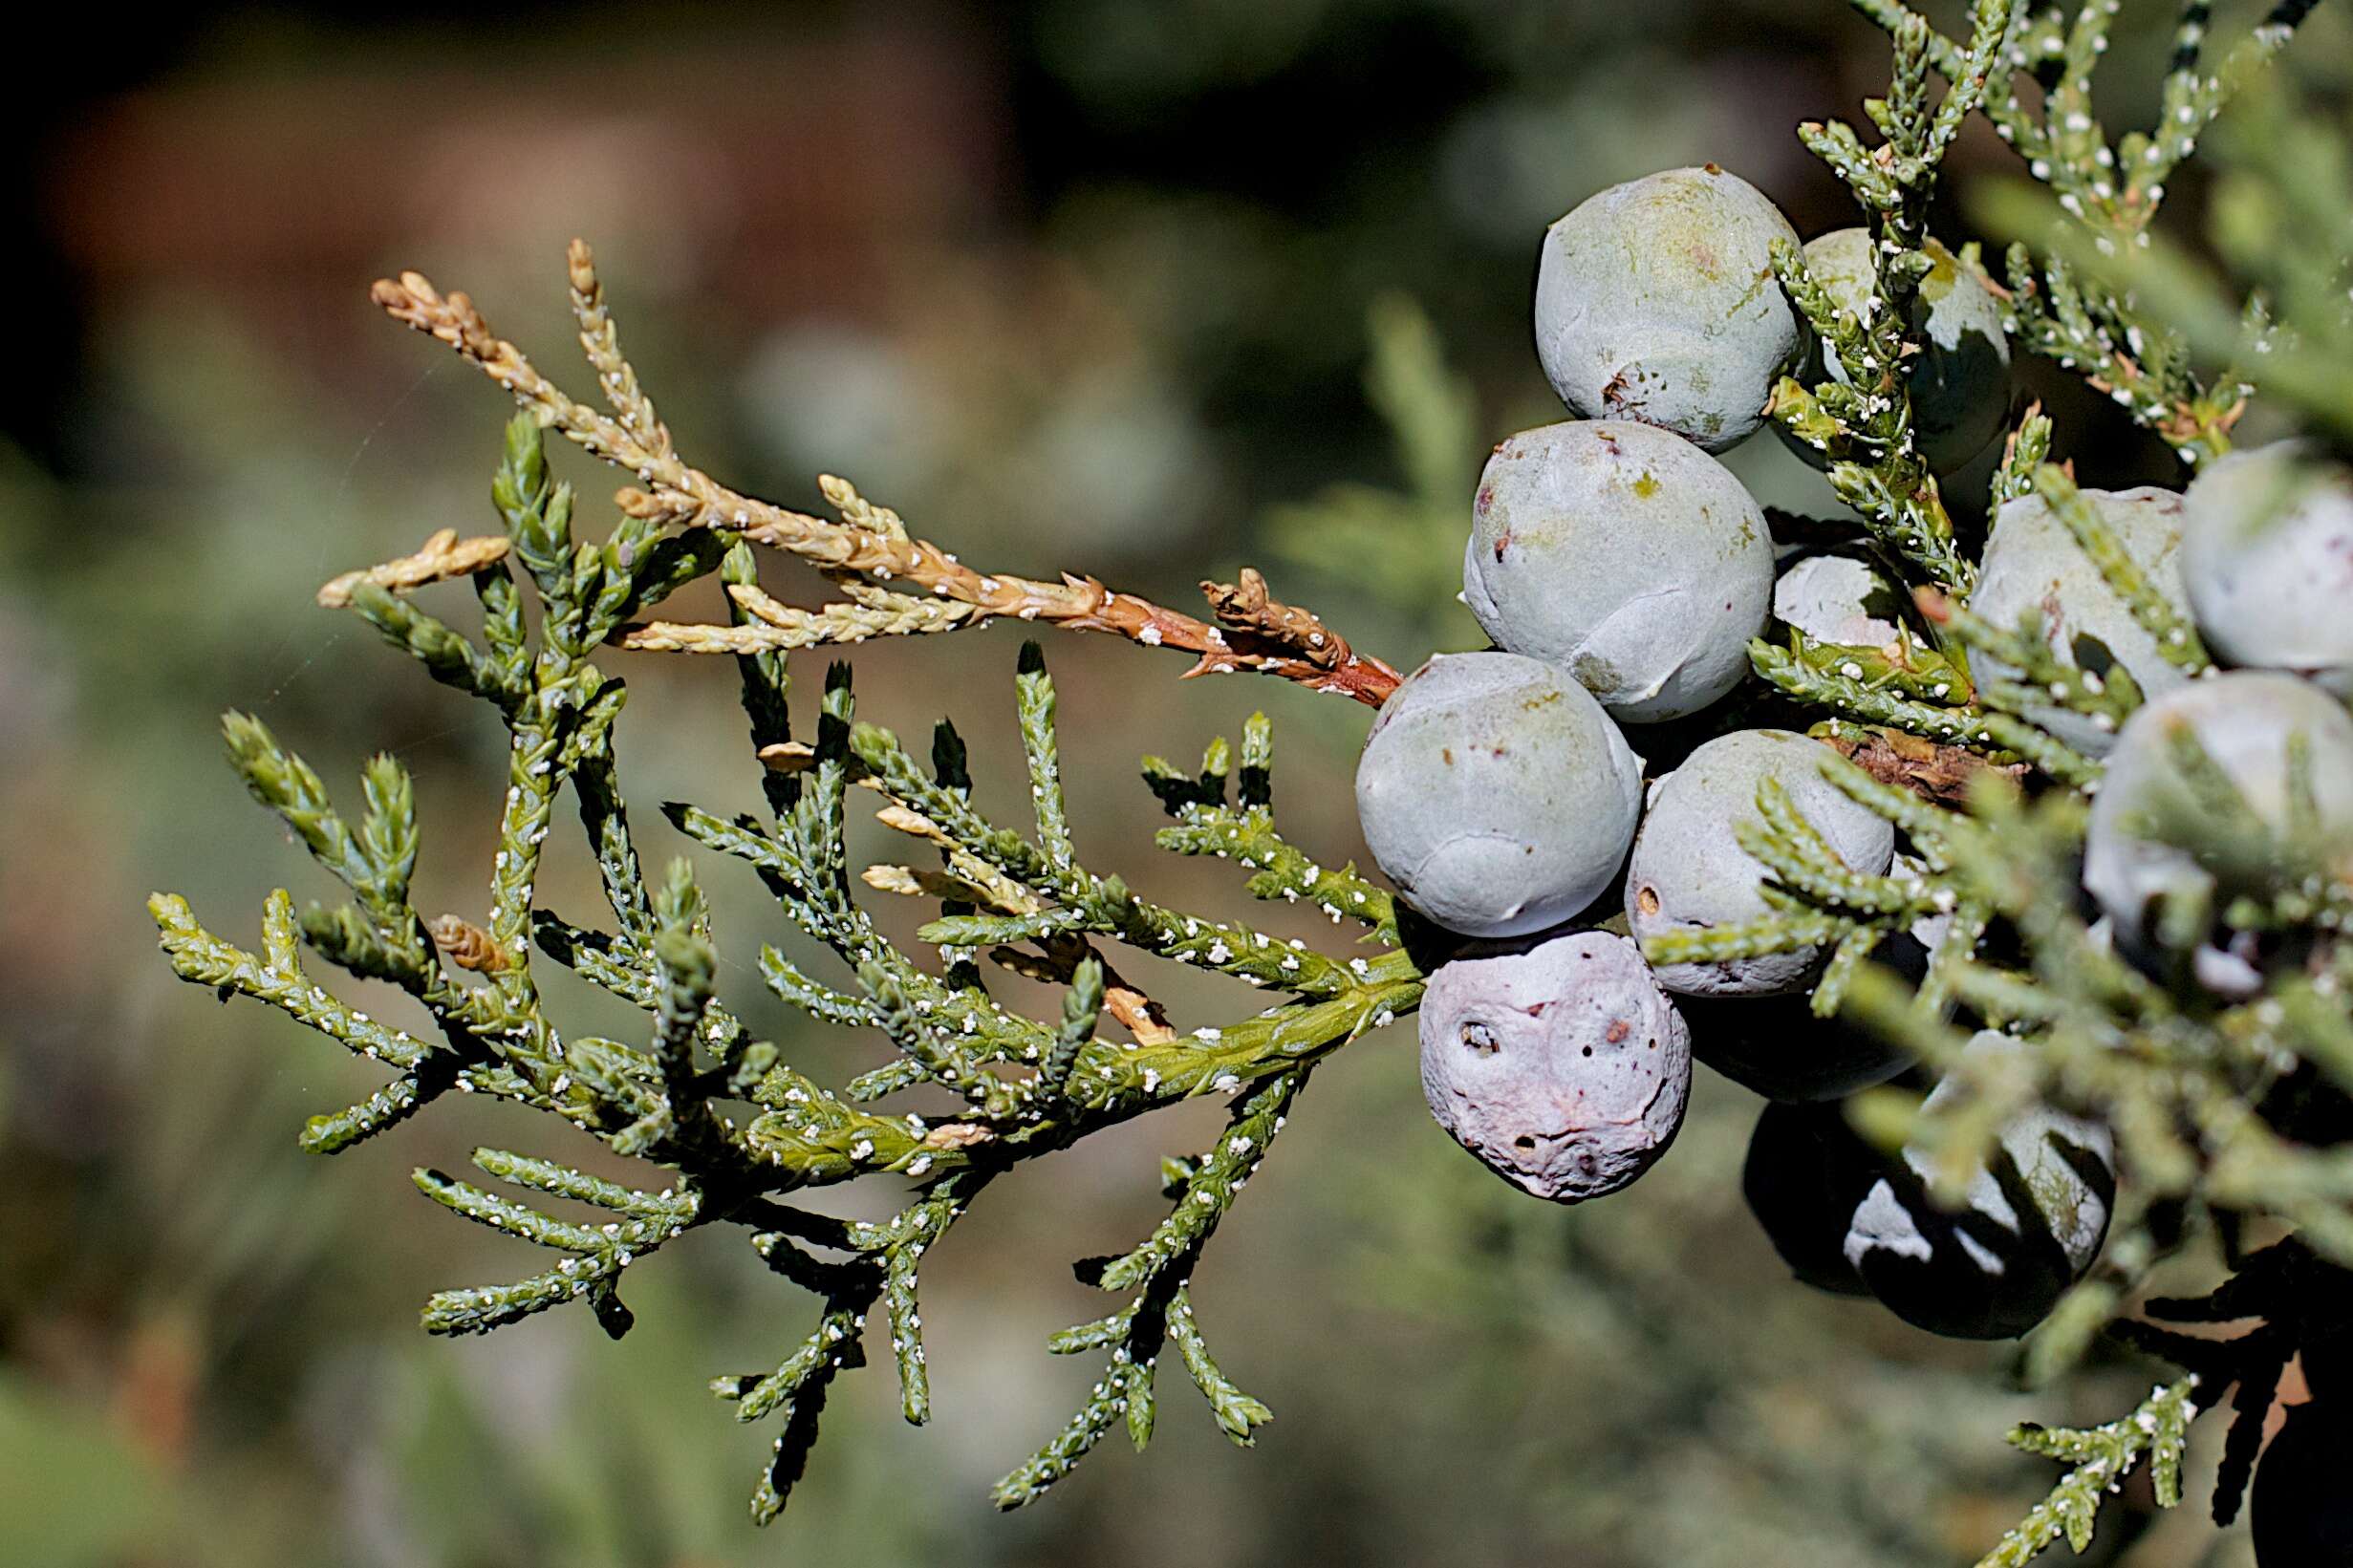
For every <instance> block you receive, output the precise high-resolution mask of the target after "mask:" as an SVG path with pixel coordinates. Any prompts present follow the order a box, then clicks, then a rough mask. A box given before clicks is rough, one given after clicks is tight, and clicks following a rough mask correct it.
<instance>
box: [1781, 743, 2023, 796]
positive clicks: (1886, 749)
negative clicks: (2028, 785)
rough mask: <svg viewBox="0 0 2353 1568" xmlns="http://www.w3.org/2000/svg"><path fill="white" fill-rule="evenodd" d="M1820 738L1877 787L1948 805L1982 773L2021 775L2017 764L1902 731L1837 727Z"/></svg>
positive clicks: (2006, 777)
mask: <svg viewBox="0 0 2353 1568" xmlns="http://www.w3.org/2000/svg"><path fill="white" fill-rule="evenodd" d="M1818 733H1819V732H1818ZM1821 739H1822V741H1824V744H1826V745H1828V746H1829V747H1830V749H1831V750H1833V751H1835V752H1837V753H1838V754H1839V755H1840V756H1842V757H1845V758H1846V760H1847V761H1848V762H1850V763H1854V764H1855V766H1857V767H1859V768H1861V769H1862V770H1863V771H1864V772H1866V773H1867V774H1869V775H1870V776H1871V777H1872V778H1874V779H1877V780H1878V781H1879V782H1880V783H1881V784H1892V785H1894V786H1895V787H1896V788H1898V789H1909V790H1910V791H1911V792H1912V793H1913V794H1915V795H1922V796H1925V797H1927V798H1928V799H1930V800H1932V801H1941V802H1943V803H1945V804H1946V805H1960V804H1963V803H1965V802H1966V801H1967V800H1968V799H1969V791H1970V786H1971V785H1972V784H1974V783H1975V781H1976V780H1977V779H1978V778H1979V777H1980V776H1982V775H1984V774H1988V773H1992V774H1997V775H1998V776H2000V777H2002V778H2005V779H2010V780H2014V781H2015V780H2017V779H2019V778H2022V777H2024V776H2025V774H2026V765H2025V764H2024V763H2006V764H2005V763H1989V762H1987V761H1986V760H1985V759H1984V758H1982V757H1980V756H1978V755H1977V754H1976V753H1975V752H1974V751H1971V750H1969V749H1968V748H1967V747H1964V746H1948V745H1943V744H1940V743H1938V742H1937V741H1928V740H1924V739H1922V738H1921V737H1919V736H1917V735H1912V734H1909V733H1907V732H1906V731H1903V730H1891V729H1859V728H1857V727H1855V726H1854V725H1852V724H1841V725H1840V726H1839V727H1838V729H1837V731H1836V733H1834V734H1824V735H1822V736H1821Z"/></svg>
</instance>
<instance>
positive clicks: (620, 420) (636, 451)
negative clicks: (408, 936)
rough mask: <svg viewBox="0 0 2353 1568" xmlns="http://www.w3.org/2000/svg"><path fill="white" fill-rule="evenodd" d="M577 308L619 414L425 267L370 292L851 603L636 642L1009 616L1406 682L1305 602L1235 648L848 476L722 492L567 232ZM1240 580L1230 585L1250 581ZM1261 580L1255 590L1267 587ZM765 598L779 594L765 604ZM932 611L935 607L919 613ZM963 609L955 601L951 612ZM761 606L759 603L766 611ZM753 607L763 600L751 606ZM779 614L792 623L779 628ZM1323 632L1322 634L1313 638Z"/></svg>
mask: <svg viewBox="0 0 2353 1568" xmlns="http://www.w3.org/2000/svg"><path fill="white" fill-rule="evenodd" d="M567 270H568V274H569V278H570V283H571V288H572V307H573V314H574V318H575V319H576V320H577V322H578V323H579V327H580V339H581V344H582V346H583V348H584V349H585V350H586V352H587V354H588V357H589V360H590V363H591V364H592V366H593V367H594V369H595V371H596V375H597V382H598V386H599V389H600V390H601V391H602V393H603V395H604V398H605V401H606V402H607V403H608V404H609V405H610V406H611V407H612V409H613V410H614V412H613V414H611V415H608V414H604V413H600V412H599V411H597V410H596V409H594V408H592V407H590V406H588V405H586V404H584V403H580V402H577V401H575V400H574V399H573V398H572V397H570V396H569V395H567V394H566V393H565V392H564V391H563V390H562V389H561V388H559V387H557V386H556V385H554V383H552V382H550V380H549V379H548V378H547V377H546V376H543V375H541V374H540V373H539V371H538V370H537V369H535V368H534V367H533V366H532V365H531V362H530V361H529V359H528V358H526V357H525V356H524V354H523V352H522V351H521V350H520V349H518V348H516V347H515V346H514V345H513V344H512V343H509V342H507V340H506V339H504V338H502V337H500V336H498V335H497V334H496V333H493V332H492V331H491V330H490V326H489V323H488V322H487V321H486V320H485V319H484V317H483V314H482V312H481V311H478V310H476V309H475V308H474V305H473V302H472V301H471V300H469V299H467V298H466V296H465V295H464V294H462V293H454V292H453V293H450V294H446V295H444V294H443V293H441V292H440V291H439V290H436V289H435V288H434V287H433V285H432V283H431V282H429V281H428V280H427V279H426V278H424V277H423V276H422V275H421V274H419V273H416V272H403V273H401V274H400V276H399V280H398V281H394V280H390V279H387V280H384V281H382V282H379V283H378V284H377V285H376V287H375V289H374V290H372V297H373V298H374V299H375V301H376V303H377V304H378V306H379V307H380V308H381V309H382V310H383V311H385V313H386V314H388V315H390V316H392V317H393V318H394V319H395V320H397V321H402V322H406V323H407V324H408V325H409V326H411V327H414V328H416V329H417V330H418V331H420V332H422V333H428V334H430V335H431V336H433V337H436V338H438V339H440V340H441V341H442V342H443V343H446V344H448V345H449V346H450V347H451V348H453V349H455V350H457V351H458V353H459V354H463V355H464V357H465V358H466V359H468V360H470V361H472V362H473V363H474V364H475V365H477V366H479V367H480V368H481V369H482V371H483V372H484V374H486V375H487V376H489V377H490V378H491V379H492V380H493V381H496V382H497V383H498V384H499V385H500V386H502V387H504V388H506V389H507V392H508V393H509V394H510V395H511V396H512V397H514V399H515V401H516V402H517V403H518V404H519V405H520V406H521V407H523V408H524V409H525V410H527V411H528V412H529V414H530V415H531V416H532V417H533V418H535V419H538V420H539V421H540V422H541V423H542V424H543V425H545V426H547V427H549V428H551V429H553V430H555V431H557V432H559V433H561V434H562V435H563V437H564V438H565V439H566V440H570V441H572V443H573V444H574V445H576V446H578V447H580V448H581V449H582V450H584V451H586V452H589V453H590V454H592V455H593V456H594V457H596V458H599V459H601V460H602V461H604V462H609V463H612V464H613V465H614V466H615V467H618V468H624V469H627V470H628V471H629V472H630V473H631V474H633V475H635V476H636V480H637V483H634V484H632V485H630V486H628V487H627V488H625V489H623V490H622V491H621V492H620V493H619V495H618V496H617V497H616V498H615V499H616V501H617V503H618V505H619V506H620V508H621V510H622V511H623V512H625V513H627V514H628V515H630V516H632V517H636V518H639V519H642V520H651V521H657V522H659V523H661V524H663V525H664V526H674V527H682V528H683V527H704V528H711V529H714V530H717V531H719V532H723V533H732V534H740V535H741V536H743V537H744V538H745V539H748V540H750V541H751V542H752V543H754V544H759V545H766V546H768V547H769V548H773V549H779V550H783V551H785V552H786V553H788V554H790V555H794V556H797V557H799V558H800V559H801V560H803V561H805V562H807V563H808V564H809V565H810V566H812V567H814V568H816V569H818V570H819V571H821V572H823V573H825V574H826V575H827V576H829V577H831V578H832V579H834V581H835V582H837V583H838V584H840V585H841V587H842V589H843V591H845V592H846V593H848V594H849V596H850V597H851V598H852V599H853V600H855V601H856V603H855V605H854V606H849V605H834V606H827V607H825V608H824V609H821V610H818V611H802V612H795V611H790V610H789V609H788V607H783V606H776V607H775V609H776V610H777V611H778V612H780V614H779V615H778V616H777V617H776V618H773V619H771V618H761V619H758V620H757V621H756V622H755V623H754V624H746V625H740V626H692V625H682V624H678V623H670V622H661V623H654V624H651V625H638V626H632V627H629V628H626V629H625V630H624V631H623V632H622V634H621V638H620V640H622V641H623V642H624V643H625V644H626V645H627V646H630V647H633V648H641V649H648V650H653V651H659V652H682V653H710V654H741V653H745V652H752V651H756V650H758V649H772V648H776V647H805V646H813V645H815V644H819V643H825V642H834V641H854V640H858V639H859V638H860V637H865V636H878V635H901V634H908V633H913V632H934V631H944V630H948V629H950V627H951V625H953V626H979V625H982V624H984V623H985V622H987V621H989V620H993V619H996V618H998V617H1000V616H1005V617H1011V618H1013V619H1017V620H1025V621H1043V622H1046V623H1047V624H1049V625H1055V626H1061V627H1065V628H1067V629H1069V630H1070V631H1074V632H1106V633H1110V634H1112V635H1115V636H1121V637H1125V638H1127V639H1128V640H1129V641H1131V642H1136V643H1141V644H1143V645H1144V646H1146V647H1152V648H1159V647H1167V648H1176V649H1180V650H1182V651H1184V652H1186V653H1190V654H1193V655H1197V658H1196V662H1195V664H1194V666H1193V668H1192V670H1190V671H1189V672H1187V673H1188V674H1191V675H1206V674H1212V673H1218V674H1225V673H1231V672H1234V671H1239V670H1251V671H1256V672H1258V673H1260V674H1262V675H1271V676H1275V677H1280V678H1282V679H1284V680H1291V681H1296V682H1298V683H1299V684H1301V685H1303V686H1306V687H1309V688H1311V689H1313V690H1315V691H1321V692H1336V693H1339V694H1341V695H1343V696H1346V697H1351V698H1355V699H1356V700H1357V701H1359V702H1364V703H1368V704H1370V705H1371V706H1374V707H1378V706H1379V705H1380V704H1381V703H1382V702H1383V701H1384V700H1386V699H1387V698H1388V697H1389V694H1390V693H1391V692H1392V691H1394V690H1395V689H1396V687H1397V684H1398V679H1399V677H1398V675H1397V672H1396V671H1395V670H1393V669H1392V668H1391V667H1390V666H1389V665H1387V664H1384V663H1383V662H1381V661H1380V660H1379V659H1376V658H1371V657H1369V656H1367V655H1361V654H1356V653H1353V652H1351V651H1349V647H1348V645H1347V644H1346V643H1345V642H1343V641H1342V640H1341V639H1340V637H1339V636H1338V635H1337V634H1334V633H1332V632H1331V631H1330V630H1329V629H1328V628H1326V627H1325V626H1324V625H1323V623H1322V622H1321V621H1318V620H1317V619H1316V618H1315V617H1314V616H1313V615H1311V614H1308V613H1307V612H1305V611H1299V610H1294V609H1291V608H1289V607H1286V606H1281V605H1275V604H1273V603H1272V601H1270V600H1265V601H1263V610H1264V611H1265V612H1274V613H1277V614H1278V616H1279V624H1269V623H1265V622H1263V620H1261V619H1256V618H1254V619H1252V620H1251V621H1250V624H1249V625H1248V628H1247V630H1242V629H1241V627H1239V626H1238V627H1237V640H1236V641H1232V642H1229V641H1228V640H1227V637H1226V634H1225V632H1224V631H1223V630H1221V629H1220V628H1219V627H1217V626H1214V625H1211V624H1210V623H1209V622H1207V621H1203V620H1199V619H1198V618H1196V617H1194V616H1191V615H1186V614H1181V613H1179V612H1177V611H1174V610H1169V609H1166V608H1165V607H1163V606H1160V605H1156V604H1154V603H1153V602H1152V601H1151V600H1149V599H1143V598H1138V597H1137V596H1136V595H1134V594H1133V593H1121V592H1117V591H1113V590H1112V589H1109V588H1106V587H1105V586H1104V585H1103V584H1102V583H1100V582H1098V581H1096V580H1095V579H1094V578H1092V577H1086V576H1079V575H1075V574H1072V573H1069V572H1065V573H1063V574H1062V577H1061V581H1059V582H1047V581H1041V580H1038V579H1033V578H1028V577H1021V576H1017V575H1014V574H1013V573H1010V572H986V571H982V570H979V569H975V568H972V567H968V566H965V565H963V564H962V563H961V562H960V561H959V560H957V558H956V557H955V556H954V555H952V554H950V553H949V552H948V551H946V550H943V549H941V548H939V547H938V546H937V545H934V544H931V543H929V542H928V541H925V540H921V539H917V538H914V537H912V536H910V535H909V534H908V532H907V531H906V528H905V526H904V525H903V524H901V523H900V522H899V520H898V517H897V514H896V513H894V512H892V511H891V510H889V508H887V507H880V506H875V505H872V504H871V503H869V502H867V501H866V500H865V499H864V498H863V497H861V496H859V495H858V493H857V491H856V490H855V489H854V488H853V486H852V485H850V484H849V483H847V482H846V481H843V480H838V479H833V478H831V476H827V477H826V478H824V479H821V480H820V481H819V488H820V489H821V490H822V491H823V492H824V494H825V497H826V499H827V501H828V502H830V503H831V505H832V506H833V507H834V509H835V510H836V511H837V512H838V513H839V514H840V515H839V516H838V517H837V518H823V517H817V516H812V515H811V514H810V513H807V512H800V511H794V510H792V509H791V508H789V507H786V506H779V505H775V504H773V503H771V502H766V501H761V500H758V499H756V498H754V497H751V496H747V495H744V494H742V493H741V492H739V491H736V490H732V489H729V488H728V487H727V486H725V485H723V484H722V483H719V482H718V481H717V480H715V479H713V478H711V476H710V475H708V474H706V473H704V472H702V470H701V469H699V468H695V467H692V466H690V465H689V464H687V463H686V462H682V461H681V460H680V458H679V456H678V454H677V452H676V450H675V448H674V447H673V446H672V443H671V440H670V433H669V431H668V429H667V428H666V427H664V426H663V425H662V424H661V422H660V421H659V419H657V418H656V417H655V414H654V405H653V402H652V400H651V398H650V397H647V395H646V394H645V392H644V391H643V390H642V389H641V388H640V387H639V386H638V384H637V374H636V372H635V371H633V370H631V369H630V367H629V363H628V361H627V360H626V359H625V358H623V357H622V356H621V353H620V348H619V342H618V338H617V336H616V334H615V332H614V329H613V323H612V321H611V319H610V317H609V316H608V315H607V313H606V304H605V296H604V288H603V285H602V284H601V283H600V282H599V281H598V279H597V276H596V270H595V261H594V256H593V255H592V254H591V252H590V250H589V247H587V246H586V245H585V244H582V243H580V242H578V241H574V242H573V244H572V249H571V252H570V254H569V256H568V258H567ZM1255 576H1256V574H1255V573H1250V574H1248V575H1247V576H1246V577H1245V581H1244V584H1242V585H1237V587H1236V589H1235V590H1233V591H1236V592H1240V591H1241V590H1242V589H1244V588H1246V586H1247V583H1248V580H1249V579H1250V578H1254V577H1255ZM1263 591H1264V585H1263V583H1261V584H1260V585H1259V592H1260V594H1261V595H1263ZM770 603H771V604H772V601H770ZM926 607H928V609H927V608H926ZM953 607H961V608H953ZM762 608H765V607H762ZM752 613H753V614H754V615H755V616H757V615H758V610H757V609H754V610H752ZM779 620H781V621H782V622H783V623H784V624H778V621H779ZM1319 635H1320V636H1321V637H1322V638H1323V639H1324V641H1323V642H1317V641H1315V640H1314V639H1315V638H1316V637H1317V636H1319Z"/></svg>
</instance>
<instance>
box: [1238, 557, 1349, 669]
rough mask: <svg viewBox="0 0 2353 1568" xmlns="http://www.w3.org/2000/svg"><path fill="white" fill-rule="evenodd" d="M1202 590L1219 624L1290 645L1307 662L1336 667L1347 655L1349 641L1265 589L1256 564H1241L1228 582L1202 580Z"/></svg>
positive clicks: (1310, 615)
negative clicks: (1235, 575) (1239, 570)
mask: <svg viewBox="0 0 2353 1568" xmlns="http://www.w3.org/2000/svg"><path fill="white" fill-rule="evenodd" d="M1201 594H1202V596H1203V597H1205V598H1206V599H1208V601H1209V608H1210V611H1211V612H1212V613H1214V614H1215V615H1216V616H1217V617H1218V624H1219V625H1220V626H1224V627H1229V628H1231V629H1233V630H1235V631H1238V632H1248V633H1251V634H1255V635H1257V636H1262V637H1264V638H1265V639H1266V640H1267V641H1269V642H1272V643H1277V644H1280V645H1282V646H1284V647H1287V648H1290V649H1292V650H1293V651H1294V652H1296V653H1297V654H1298V655H1299V656H1300V657H1302V658H1304V659H1306V661H1307V662H1308V663H1310V664H1314V665H1318V666H1320V667H1321V668H1323V669H1327V670H1336V669H1338V668H1339V667H1340V666H1341V665H1343V664H1346V663H1347V662H1348V661H1349V657H1350V655H1349V645H1348V644H1347V643H1346V642H1345V641H1343V640H1342V639H1341V638H1340V636H1339V634H1337V633H1335V632H1333V631H1331V630H1330V629H1329V628H1328V627H1327V626H1325V624H1324V623H1323V621H1321V620H1320V619H1318V618H1317V617H1316V615H1315V613H1314V612H1312V611H1307V610H1302V609H1300V608H1299V607H1298V606H1296V605H1287V604H1284V603H1282V602H1281V601H1280V600H1278V599H1276V598H1275V597H1274V596H1273V595H1272V594H1270V593H1269V592H1267V591H1266V579H1265V578H1264V577H1263V576H1262V575H1261V574H1260V572H1259V569H1257V568H1256V567H1244V568H1242V569H1241V577H1240V578H1238V579H1237V580H1236V581H1234V582H1231V583H1214V582H1204V583H1203V584H1201Z"/></svg>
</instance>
